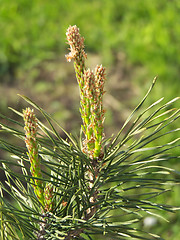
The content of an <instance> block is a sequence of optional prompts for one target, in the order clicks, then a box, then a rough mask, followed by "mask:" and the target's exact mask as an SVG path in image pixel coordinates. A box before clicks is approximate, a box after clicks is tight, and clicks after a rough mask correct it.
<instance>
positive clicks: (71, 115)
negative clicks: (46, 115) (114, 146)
mask: <svg viewBox="0 0 180 240" xmlns="http://www.w3.org/2000/svg"><path fill="white" fill-rule="evenodd" d="M0 6H1V7H0V31H1V38H0V77H1V78H0V79H1V80H0V81H1V84H0V101H1V104H0V110H1V111H3V113H6V111H7V110H6V109H7V106H9V105H11V106H13V107H14V108H19V109H20V108H22V107H23V103H22V102H21V101H19V100H18V98H17V97H15V96H16V93H21V94H25V95H27V96H28V97H30V98H32V99H33V100H34V101H37V102H38V103H39V104H40V105H41V106H42V107H43V108H45V109H46V110H47V111H49V112H51V114H53V115H54V117H55V118H56V119H57V120H58V121H60V123H61V124H62V125H63V127H65V128H66V130H68V131H72V130H73V131H74V129H77V127H78V126H80V124H81V120H80V117H79V113H78V108H79V100H78V88H77V85H76V80H75V77H74V75H73V69H72V65H68V63H66V61H65V58H63V55H64V54H65V53H67V50H66V48H67V45H66V44H65V42H66V36H65V32H66V29H67V27H68V26H69V25H74V24H76V25H77V26H78V27H79V28H80V31H81V33H82V35H83V36H85V44H86V49H87V51H88V52H91V54H92V56H91V57H90V58H89V59H88V61H89V64H90V65H91V66H92V65H93V64H95V63H97V64H100V63H101V62H102V63H103V64H104V65H105V66H106V67H107V69H108V77H109V79H108V82H107V85H106V88H107V94H106V95H107V96H106V97H105V105H106V108H107V109H108V111H107V114H106V122H107V123H106V132H108V133H107V134H109V135H110V134H111V133H112V132H111V131H117V130H118V129H119V128H120V125H121V124H122V123H123V121H124V120H125V118H126V117H127V115H128V114H129V113H130V110H131V109H132V107H133V106H135V105H136V103H137V102H138V101H139V100H140V99H141V98H142V96H143V95H144V92H145V91H146V90H147V88H148V86H149V85H150V81H151V79H153V77H154V76H155V75H158V76H159V80H158V83H157V86H156V87H155V89H154V91H153V95H152V97H151V98H150V99H149V102H147V105H148V104H149V103H152V102H153V101H155V100H156V99H158V98H160V97H162V96H164V97H165V98H166V100H169V99H171V98H173V97H176V96H178V95H179V75H180V72H179V69H180V68H179V66H180V54H179V42H180V28H179V16H180V1H179V0H173V1H164V0H158V1H157V0H151V1H149V0H136V1H123V0H113V1H109V0H91V1H84V0H78V1H76V0H69V1H67V0H57V1H48V0H36V1H35V0H32V1H26V0H18V1H11V0H0ZM72 92H73V94H72ZM132 95H133V96H132ZM118 101H120V102H118ZM111 103H113V104H111ZM111 105H112V107H111ZM7 114H9V112H8V113H7ZM176 127H178V123H175V124H174V128H176ZM75 132H77V130H75ZM166 138H167V139H166V140H165V141H169V136H168V135H167V136H166ZM175 154H176V155H179V150H176V152H175ZM166 164H167V163H166ZM169 165H170V166H171V167H172V165H173V166H174V167H175V168H176V169H177V170H178V169H179V163H178V162H174V161H172V162H170V163H169ZM179 194H180V190H178V189H176V190H174V191H173V192H172V194H170V195H168V202H169V203H172V204H176V205H180V201H179V198H178V197H177V196H179ZM162 198H163V197H162ZM162 200H163V199H162ZM170 219H171V220H172V223H170V224H169V223H168V224H165V223H163V222H162V223H161V224H158V226H157V227H158V228H157V230H156V232H159V233H161V234H162V235H163V237H164V238H165V239H171V240H178V239H180V236H179V230H178V225H179V224H180V217H178V214H177V215H176V216H173V215H172V216H170ZM155 227H156V226H155Z"/></svg>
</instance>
